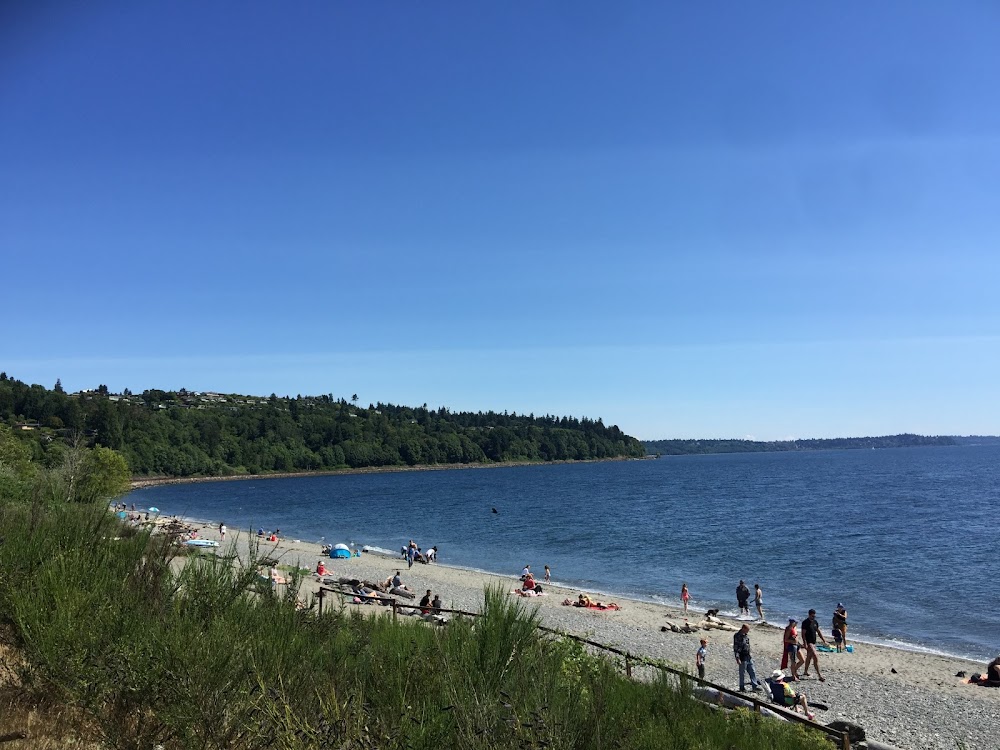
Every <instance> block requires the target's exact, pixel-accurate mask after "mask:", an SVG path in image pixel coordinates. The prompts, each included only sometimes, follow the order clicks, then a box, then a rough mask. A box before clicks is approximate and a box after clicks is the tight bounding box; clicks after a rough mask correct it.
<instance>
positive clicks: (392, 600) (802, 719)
mask: <svg viewBox="0 0 1000 750" xmlns="http://www.w3.org/2000/svg"><path fill="white" fill-rule="evenodd" d="M327 593H330V594H337V595H338V596H342V597H345V598H353V597H355V596H356V594H355V593H354V592H353V591H348V590H343V589H333V588H328V587H326V586H320V588H319V594H318V596H319V614H320V616H322V614H323V599H324V597H325V596H326V594H327ZM383 598H384V599H388V600H389V604H388V605H384V606H390V607H391V608H392V617H393V619H396V618H397V617H398V615H399V610H406V609H416V610H419V609H427V607H421V606H420V605H419V604H403V603H402V602H400V601H399V600H398V599H396V597H392V596H388V595H384V596H383ZM432 611H433V612H434V614H454V615H460V616H462V617H481V616H482V615H481V613H480V612H465V611H463V610H460V609H444V608H440V607H439V608H434V609H432ZM537 627H538V629H539V630H540V631H542V632H544V633H548V634H549V635H555V636H558V637H559V638H567V639H569V640H572V641H576V642H577V643H582V644H584V645H587V646H590V647H591V648H596V649H598V650H600V651H605V652H607V653H609V654H614V655H615V656H619V657H621V658H622V659H623V661H624V666H625V675H626V677H628V678H629V679H632V666H633V665H634V664H642V665H644V666H647V667H651V668H653V669H657V670H660V671H661V672H666V673H668V674H672V675H674V676H676V677H679V678H681V679H682V680H686V681H689V682H691V683H694V684H696V685H701V686H702V687H706V688H710V689H712V690H715V691H717V692H718V693H719V694H720V695H728V696H730V697H732V698H734V699H736V700H739V701H743V702H745V703H749V704H750V705H752V706H753V709H754V710H755V711H757V712H758V713H761V712H762V711H763V710H765V709H766V710H768V711H772V712H774V713H776V714H779V715H780V716H782V717H783V718H785V719H787V720H789V721H796V722H798V723H800V724H805V725H806V726H808V727H810V728H811V729H815V730H816V731H818V732H823V733H824V734H826V735H827V736H828V737H829V738H830V739H831V740H833V742H834V743H835V744H836V745H838V746H840V747H841V748H842V750H851V738H850V735H849V734H848V733H847V732H842V731H840V730H839V729H834V728H833V727H828V726H826V725H825V724H820V723H818V722H815V721H812V720H811V719H809V718H808V717H806V716H804V715H803V714H800V713H798V712H797V711H793V710H790V709H788V708H786V707H784V706H779V705H777V704H775V703H771V702H770V701H765V700H761V699H760V698H756V697H754V696H753V695H747V694H746V693H740V692H737V691H735V690H731V689H730V688H727V687H725V686H723V685H718V684H716V683H714V682H709V681H708V680H702V679H700V678H698V677H695V676H693V675H692V674H691V673H689V672H687V671H685V670H683V669H678V668H676V667H671V666H668V665H666V664H663V663H662V662H659V661H654V660H653V659H647V658H646V657H644V656H638V655H636V654H632V653H629V652H628V651H622V650H621V649H619V648H615V647H614V646H608V645H607V644H604V643H598V642H597V641H592V640H589V639H587V638H582V637H581V636H578V635H573V634H572V633H566V632H564V631H562V630H556V629H554V628H548V627H545V626H544V625H538V626H537Z"/></svg>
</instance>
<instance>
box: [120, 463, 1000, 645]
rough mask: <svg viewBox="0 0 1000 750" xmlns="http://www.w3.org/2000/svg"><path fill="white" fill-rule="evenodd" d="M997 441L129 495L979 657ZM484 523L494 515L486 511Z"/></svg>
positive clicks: (995, 632) (181, 509) (236, 519)
mask: <svg viewBox="0 0 1000 750" xmlns="http://www.w3.org/2000/svg"><path fill="white" fill-rule="evenodd" d="M998 467H1000V448H998V447H996V446H981V447H962V448H908V449H894V450H878V451H870V450H869V451H864V450H853V451H825V452H813V453H762V454H748V455H716V456H689V457H664V458H661V459H659V460H657V461H631V462H616V463H597V464H580V465H572V464H570V465H557V466H530V467H514V468H501V469H466V470H454V471H431V472H407V473H394V474H362V475H347V476H333V477H310V478H297V479H270V480H263V481H252V480H251V481H240V482H219V483H212V484H189V485H169V486H162V487H155V488H152V489H147V490H142V491H139V492H137V493H135V494H134V495H133V496H132V498H130V502H131V501H134V502H135V503H136V504H137V505H139V506H142V507H145V506H157V507H159V508H160V510H161V512H163V513H164V514H179V515H185V516H190V517H195V518H202V519H209V520H212V521H216V522H218V521H223V520H224V521H225V522H226V523H227V524H228V525H229V526H230V528H236V527H240V528H250V529H254V530H256V529H257V528H258V527H264V528H265V529H268V530H269V529H272V528H280V529H281V530H282V532H283V535H285V536H290V537H293V538H299V539H302V540H320V539H321V538H325V539H326V541H329V542H350V543H355V544H359V545H363V544H367V545H373V546H378V547H382V548H385V549H389V550H398V549H399V548H400V546H402V545H404V544H406V542H407V541H408V540H409V539H411V538H412V539H416V540H417V542H418V544H420V545H421V546H422V547H424V548H427V547H430V546H431V545H435V544H436V545H438V547H439V549H440V559H441V562H443V563H447V564H452V565H458V566H463V567H470V568H477V569H481V570H488V571H493V572H498V573H507V574H517V573H519V572H520V570H521V568H522V567H523V566H524V565H525V564H526V563H530V564H531V565H532V568H533V569H536V570H538V572H539V573H541V572H542V566H543V565H544V564H548V565H549V566H550V567H551V568H552V572H553V579H554V580H555V581H558V582H560V583H563V584H566V585H570V586H575V587H579V588H582V589H588V590H594V591H600V592H605V593H612V594H616V595H619V596H630V597H634V598H641V599H650V600H653V601H662V602H669V603H677V602H678V601H679V592H680V587H681V583H682V582H684V581H686V582H687V584H688V587H689V589H690V590H691V594H692V602H693V607H694V608H695V609H696V610H703V609H706V608H708V607H721V608H722V609H723V611H729V612H732V611H733V610H735V593H734V591H735V587H736V584H737V582H738V580H739V579H740V578H743V579H745V580H746V581H747V584H748V585H749V586H750V588H751V589H752V588H753V584H754V583H755V582H759V583H760V584H761V587H762V588H763V590H764V603H765V610H766V612H767V615H768V620H769V621H771V622H782V619H781V618H782V617H783V616H787V615H788V614H789V613H791V614H795V615H797V616H799V617H800V619H801V617H802V616H804V615H805V613H806V612H807V610H808V609H809V608H810V607H814V608H815V609H816V610H817V611H818V612H819V614H820V621H821V622H822V623H823V625H824V632H825V633H827V634H828V633H829V621H830V613H832V611H833V608H834V606H835V605H836V604H837V602H843V603H844V604H845V606H846V607H847V609H848V613H849V618H850V623H851V631H850V634H849V635H851V636H859V637H862V639H867V640H870V641H876V642H888V643H891V644H894V645H899V646H902V647H908V648H926V649H931V650H937V651H941V652H944V653H949V654H955V655H959V656H966V657H973V658H977V659H982V658H986V657H992V656H993V655H995V654H996V653H997V651H998V649H1000V627H998V621H1000V603H998V597H997V593H996V584H997V582H998V581H1000V558H998V555H997V549H998V547H1000V527H998V524H997V518H998V515H997V508H998V502H997V501H998V496H1000V468H998ZM492 507H496V508H497V510H498V511H499V513H497V514H494V513H492V512H491V508H492Z"/></svg>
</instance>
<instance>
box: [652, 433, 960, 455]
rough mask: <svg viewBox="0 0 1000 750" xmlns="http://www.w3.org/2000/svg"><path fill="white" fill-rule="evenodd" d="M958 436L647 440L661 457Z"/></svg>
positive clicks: (950, 441) (898, 443) (927, 441)
mask: <svg viewBox="0 0 1000 750" xmlns="http://www.w3.org/2000/svg"><path fill="white" fill-rule="evenodd" d="M958 444H959V442H958V440H957V439H956V438H953V437H947V436H940V437H924V436H923V435H886V436H883V437H860V438H813V439H809V440H775V441H772V442H763V441H758V440H646V441H645V442H643V445H644V446H645V447H646V451H647V452H649V453H653V454H659V455H662V456H687V455H693V454H699V453H767V452H773V451H826V450H847V449H859V448H867V449H871V448H913V447H917V446H924V445H958Z"/></svg>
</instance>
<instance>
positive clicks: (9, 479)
mask: <svg viewBox="0 0 1000 750" xmlns="http://www.w3.org/2000/svg"><path fill="white" fill-rule="evenodd" d="M34 476H35V466H34V464H33V463H32V461H31V450H30V448H29V447H28V446H27V445H26V444H25V443H24V442H23V441H21V440H18V439H17V437H16V436H15V435H14V433H13V431H12V430H11V429H10V428H9V427H7V426H6V425H3V424H0V497H9V498H13V499H18V500H23V499H25V498H26V497H27V496H28V493H29V492H30V488H31V485H32V480H33V478H34Z"/></svg>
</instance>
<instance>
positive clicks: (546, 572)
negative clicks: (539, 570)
mask: <svg viewBox="0 0 1000 750" xmlns="http://www.w3.org/2000/svg"><path fill="white" fill-rule="evenodd" d="M550 578H552V571H551V570H549V566H548V565H546V566H545V582H546V583H548V582H549V579H550Z"/></svg>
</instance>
